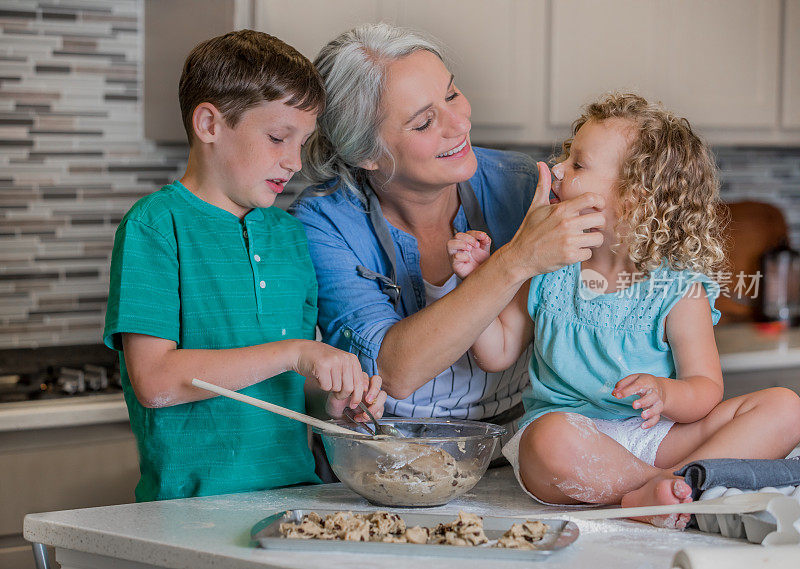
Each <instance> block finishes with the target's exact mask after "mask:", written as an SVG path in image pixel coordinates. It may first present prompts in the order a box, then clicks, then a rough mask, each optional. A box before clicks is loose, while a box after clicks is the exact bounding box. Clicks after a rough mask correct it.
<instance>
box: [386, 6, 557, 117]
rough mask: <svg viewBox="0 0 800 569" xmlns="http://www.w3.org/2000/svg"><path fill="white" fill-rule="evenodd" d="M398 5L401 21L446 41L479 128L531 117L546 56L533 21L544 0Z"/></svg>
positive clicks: (397, 18) (540, 13) (396, 17)
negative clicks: (534, 84) (537, 47)
mask: <svg viewBox="0 0 800 569" xmlns="http://www.w3.org/2000/svg"><path fill="white" fill-rule="evenodd" d="M387 5H391V6H394V7H395V14H394V17H393V18H392V20H393V21H394V22H395V23H396V24H397V25H399V26H403V27H408V28H412V29H415V30H422V31H425V32H427V33H429V34H431V35H433V36H434V37H435V38H436V39H438V40H439V41H440V42H441V43H442V44H443V45H444V48H445V49H444V51H445V58H446V60H447V63H448V65H449V67H450V69H451V71H452V72H453V73H454V74H455V76H456V84H457V85H458V87H459V88H460V89H461V90H462V91H463V92H464V94H465V95H466V96H467V98H468V99H469V102H470V104H471V105H472V122H473V125H474V126H475V127H477V128H480V127H499V128H509V127H511V128H516V129H520V128H523V127H525V126H526V125H527V123H528V122H529V118H530V117H529V105H528V104H527V102H528V100H529V98H530V96H531V94H530V83H531V81H530V80H531V78H532V77H536V76H539V77H540V76H541V74H542V72H543V71H544V61H545V56H544V54H543V53H534V48H533V46H534V37H533V34H532V26H533V24H534V19H535V18H536V17H537V16H538V17H542V16H543V15H544V8H543V6H544V2H541V1H539V2H530V1H527V0H495V1H493V2H486V1H485V0H436V1H435V2H432V1H431V0H406V1H405V2H387Z"/></svg>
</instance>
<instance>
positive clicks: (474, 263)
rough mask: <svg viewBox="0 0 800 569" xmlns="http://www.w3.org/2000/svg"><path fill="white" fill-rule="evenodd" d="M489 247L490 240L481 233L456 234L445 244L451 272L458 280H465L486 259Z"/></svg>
mask: <svg viewBox="0 0 800 569" xmlns="http://www.w3.org/2000/svg"><path fill="white" fill-rule="evenodd" d="M491 245H492V240H491V238H490V237H489V236H488V235H486V233H484V232H483V231H472V230H470V231H467V232H466V233H456V234H455V236H454V237H453V238H452V239H451V240H450V241H448V242H447V253H448V255H450V264H451V265H452V266H453V272H454V273H455V274H456V275H458V278H460V279H464V278H466V277H467V275H468V274H470V273H471V272H472V271H474V270H475V269H476V268H477V267H478V265H480V264H481V263H483V262H484V261H485V260H486V259H488V258H489V250H490V248H491Z"/></svg>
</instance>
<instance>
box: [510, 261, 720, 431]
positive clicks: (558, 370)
mask: <svg viewBox="0 0 800 569" xmlns="http://www.w3.org/2000/svg"><path fill="white" fill-rule="evenodd" d="M580 270H581V266H580V263H577V264H574V265H569V266H567V267H564V268H562V269H560V270H558V271H555V272H552V273H548V274H545V275H539V276H537V277H534V278H533V279H532V280H531V287H530V294H529V296H528V312H529V314H530V315H531V318H532V319H533V322H534V340H533V354H532V356H531V361H530V365H529V372H530V378H531V387H530V389H528V390H527V391H526V392H525V393H524V394H523V397H522V400H523V403H524V404H525V411H526V412H525V415H524V416H523V418H522V419H521V420H520V430H521V429H522V428H523V427H524V426H525V425H527V424H528V423H530V422H531V421H533V420H534V419H536V418H537V417H540V416H541V415H544V414H545V413H549V412H551V411H563V412H573V413H580V414H581V415H585V416H587V417H591V418H596V419H627V418H630V417H634V416H637V415H639V411H638V410H636V409H634V408H633V407H632V406H631V404H632V402H633V400H634V399H635V398H636V396H631V397H628V398H625V399H617V398H615V397H613V396H612V395H611V390H612V389H613V388H614V385H616V383H617V382H618V381H619V380H621V379H622V378H624V377H626V376H628V375H631V374H633V373H649V374H652V375H655V376H659V377H669V378H674V377H675V362H674V361H673V358H672V350H671V349H670V346H669V344H668V343H667V342H666V341H665V340H664V338H665V321H666V317H667V314H669V311H670V310H672V307H673V306H675V305H676V304H677V303H678V301H679V300H680V299H681V298H683V297H684V295H685V294H686V293H687V291H688V289H689V288H691V286H692V285H693V284H694V283H702V285H703V290H704V291H705V294H706V296H707V298H708V301H709V304H710V305H711V319H712V324H716V323H717V322H718V321H719V318H720V316H721V314H720V312H719V310H717V309H716V308H714V302H715V300H716V299H717V297H718V296H719V293H720V288H719V285H718V284H717V283H716V282H714V281H713V280H712V279H710V278H709V277H707V276H705V275H703V274H700V273H695V272H692V271H686V270H683V271H675V270H672V269H670V268H668V267H666V266H662V267H661V268H659V269H657V270H655V271H653V272H652V273H651V274H650V278H648V279H647V280H643V281H639V282H637V283H635V284H633V285H631V286H630V287H628V288H625V289H622V290H619V291H617V292H614V293H609V294H600V295H596V294H594V293H593V292H592V291H591V290H589V289H586V288H584V287H583V286H582V285H581V279H580V278H579V277H580Z"/></svg>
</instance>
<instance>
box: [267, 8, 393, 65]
mask: <svg viewBox="0 0 800 569" xmlns="http://www.w3.org/2000/svg"><path fill="white" fill-rule="evenodd" d="M382 18H383V14H382V12H381V2H380V0H336V1H335V2H332V1H327V2H320V1H318V0H255V2H254V6H253V28H254V29H256V30H258V31H261V32H266V33H268V34H272V35H274V36H277V37H279V38H280V39H282V40H283V41H285V42H286V43H288V44H289V45H291V46H292V47H294V48H295V49H297V50H298V51H299V52H300V53H302V54H303V55H305V56H306V57H307V58H309V59H310V60H312V61H313V60H314V58H315V57H316V55H317V53H318V52H319V50H320V48H322V46H324V45H325V44H326V43H328V42H329V41H330V40H332V39H333V38H335V37H336V36H338V35H339V34H341V33H342V32H345V31H347V30H349V29H350V28H352V27H355V26H357V25H358V24H365V23H370V22H378V21H380V20H381V19H382Z"/></svg>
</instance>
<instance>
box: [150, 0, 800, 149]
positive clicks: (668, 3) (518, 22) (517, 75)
mask: <svg viewBox="0 0 800 569" xmlns="http://www.w3.org/2000/svg"><path fill="white" fill-rule="evenodd" d="M176 3H178V4H184V5H185V4H191V5H192V6H193V7H194V9H193V10H192V11H193V12H195V13H211V12H213V13H214V17H212V18H205V19H204V21H205V20H208V22H206V24H205V25H200V24H198V23H197V22H194V21H193V22H192V23H191V27H192V29H191V34H192V38H193V39H192V42H196V41H199V39H201V38H203V37H210V36H212V35H214V34H216V33H221V31H220V28H225V27H226V26H227V27H228V28H236V27H248V26H249V27H252V28H254V29H258V30H262V31H266V32H268V33H271V34H274V35H276V36H278V37H280V38H281V39H283V40H285V41H287V42H288V43H290V44H291V45H293V46H295V47H297V48H298V50H299V51H301V52H302V53H303V54H304V55H306V56H307V57H309V58H312V59H313V58H314V56H315V55H316V54H317V52H318V51H319V49H320V48H321V47H322V46H323V45H324V44H325V43H326V42H327V41H329V40H330V39H332V38H333V37H335V36H336V35H337V34H339V33H341V32H342V31H344V30H347V29H349V28H351V27H353V26H355V25H358V24H360V23H367V22H378V21H387V22H390V23H393V24H396V25H400V26H407V27H410V28H413V29H416V30H419V31H422V32H423V33H427V34H431V35H432V36H434V37H436V38H437V39H439V40H441V42H442V43H443V44H444V47H445V57H446V59H447V62H448V65H449V66H450V68H451V70H452V71H453V72H454V73H455V75H456V81H457V84H458V85H459V87H460V88H461V89H462V90H463V91H464V93H465V94H466V95H467V97H468V98H469V100H470V102H471V104H472V121H473V131H472V138H473V140H475V141H476V142H479V143H495V144H505V143H518V144H552V143H558V142H560V141H561V140H563V138H564V137H565V136H567V135H568V134H569V126H570V123H571V122H572V121H573V120H574V119H575V118H576V117H577V115H578V112H579V110H580V107H581V106H582V105H584V104H585V103H587V102H589V101H590V100H592V99H593V98H595V97H596V96H597V95H599V94H601V93H603V92H605V91H608V90H626V89H630V90H635V91H637V92H640V93H642V94H643V95H645V96H646V97H648V98H650V99H652V100H660V101H662V102H663V103H664V104H665V105H666V106H667V107H668V108H670V109H672V110H674V111H675V112H677V113H679V114H681V115H683V116H686V117H687V118H688V119H689V120H690V121H691V122H692V124H693V125H694V126H696V127H697V128H698V130H699V131H700V133H701V134H702V135H703V136H704V137H705V138H706V139H707V140H708V141H709V142H711V143H713V144H775V145H796V144H800V0H706V1H704V2H692V1H691V0H637V1H635V2H634V1H631V0H607V1H604V2H596V1H594V0H496V1H494V2H485V1H484V0H461V1H458V0H437V1H436V2H431V1H430V0H406V1H404V2H396V1H393V0H338V1H337V2H328V1H323V0H299V1H298V0H294V1H293V0H225V1H224V2H217V3H215V2H210V1H209V0H204V1H203V4H204V5H206V4H208V5H209V6H213V10H210V12H209V11H208V10H199V9H198V8H197V5H198V2H189V1H188V0H176V2H173V3H163V2H155V1H153V0H149V1H148V2H147V4H146V6H147V10H146V12H145V14H146V17H147V20H146V21H147V23H146V34H145V35H146V42H145V43H146V49H145V54H146V65H145V72H146V77H151V75H150V72H149V71H148V67H149V66H154V65H155V66H160V67H161V68H163V69H166V68H167V66H168V65H167V64H169V67H170V68H171V70H170V71H169V72H162V74H161V75H158V74H157V75H156V77H157V80H154V79H153V78H152V77H151V79H150V80H146V81H145V111H146V114H147V115H152V116H158V118H157V119H154V120H150V119H148V120H147V122H146V124H147V125H148V130H147V136H148V137H150V138H155V139H156V140H182V139H183V137H184V135H183V132H182V128H181V126H180V121H179V119H178V116H177V110H176V109H177V102H174V104H173V103H172V99H175V98H176V95H175V94H172V95H170V94H169V93H168V92H167V90H163V92H162V93H161V94H160V95H158V96H154V95H153V94H152V93H151V91H152V89H154V88H157V87H158V85H168V86H169V85H176V84H177V77H178V76H179V74H180V65H179V60H181V61H182V57H183V56H185V53H186V52H187V51H188V47H189V46H191V45H193V43H192V42H189V41H188V40H187V39H186V38H187V37H188V34H189V31H187V32H186V33H185V34H184V33H183V32H181V33H157V34H154V33H151V32H150V31H149V28H148V26H151V24H150V22H151V21H152V20H153V19H154V20H156V21H162V22H163V21H164V18H163V17H162V15H165V14H166V15H168V13H169V12H174V10H175V9H174V8H173V9H170V8H169V6H174V5H175V4H176ZM186 9H187V10H188V9H189V8H186ZM148 10H149V13H150V14H151V15H150V16H148V15H147V14H148ZM176 20H179V18H176ZM201 24H202V22H201ZM212 24H213V25H212ZM187 25H188V24H187ZM178 40H180V41H181V42H182V43H181V45H180V49H175V46H177V43H176V42H178ZM170 76H174V77H173V78H172V79H169V77H170ZM169 88H170V89H173V90H176V87H175V88H173V87H169ZM167 105H172V106H173V111H172V115H174V117H173V118H174V120H172V119H170V118H169V117H168V116H167V114H160V115H158V114H155V115H154V114H153V113H150V112H148V107H152V106H161V107H163V108H166V106H167ZM152 122H155V123H156V125H157V128H156V127H153V126H152V125H151V123H152ZM170 122H171V126H169V123H170ZM158 129H162V130H164V131H169V130H171V131H174V133H173V134H172V135H169V136H171V138H169V137H168V138H165V136H167V135H166V134H165V132H161V133H158V134H157V135H155V134H154V133H156V130H158Z"/></svg>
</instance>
